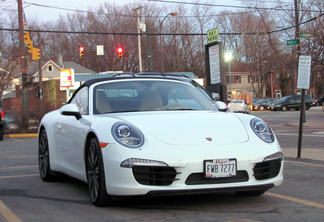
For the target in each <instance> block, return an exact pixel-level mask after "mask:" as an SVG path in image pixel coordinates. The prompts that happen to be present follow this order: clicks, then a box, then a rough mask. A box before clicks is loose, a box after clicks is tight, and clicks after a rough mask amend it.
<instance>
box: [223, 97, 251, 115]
mask: <svg viewBox="0 0 324 222" xmlns="http://www.w3.org/2000/svg"><path fill="white" fill-rule="evenodd" d="M228 108H230V109H231V110H232V111H233V112H237V113H251V109H250V106H249V104H247V103H246V102H245V101H244V100H231V102H230V103H229V104H228Z"/></svg>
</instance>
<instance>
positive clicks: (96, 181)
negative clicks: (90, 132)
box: [86, 138, 113, 207]
mask: <svg viewBox="0 0 324 222" xmlns="http://www.w3.org/2000/svg"><path fill="white" fill-rule="evenodd" d="M86 173H87V182H88V188H89V193H90V198H91V201H92V203H93V204H94V205H96V206H98V207H101V206H107V205H112V202H113V201H112V197H110V196H109V195H108V194H107V191H106V182H105V172H104V165H103V159H102V153H101V149H100V147H99V142H98V140H97V138H92V139H91V140H90V141H89V142H88V146H87V152H86Z"/></svg>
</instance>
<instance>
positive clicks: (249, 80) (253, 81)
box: [248, 75, 259, 83]
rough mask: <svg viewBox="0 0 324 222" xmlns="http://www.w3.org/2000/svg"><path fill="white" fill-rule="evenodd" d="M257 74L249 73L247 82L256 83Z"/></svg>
mask: <svg viewBox="0 0 324 222" xmlns="http://www.w3.org/2000/svg"><path fill="white" fill-rule="evenodd" d="M258 79H259V78H258V76H257V75H249V78H248V82H249V83H257V82H258Z"/></svg>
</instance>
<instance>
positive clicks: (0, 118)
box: [0, 101, 6, 140]
mask: <svg viewBox="0 0 324 222" xmlns="http://www.w3.org/2000/svg"><path fill="white" fill-rule="evenodd" d="M4 118H5V113H4V111H3V110H2V103H1V101H0V140H3V137H4V128H5V125H6V121H5V120H4Z"/></svg>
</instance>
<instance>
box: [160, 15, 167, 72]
mask: <svg viewBox="0 0 324 222" xmlns="http://www.w3.org/2000/svg"><path fill="white" fill-rule="evenodd" d="M166 17H168V15H167V16H165V17H164V18H163V20H162V21H160V20H159V22H160V54H161V72H162V73H164V44H163V39H162V24H163V22H164V20H165V18H166Z"/></svg>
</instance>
